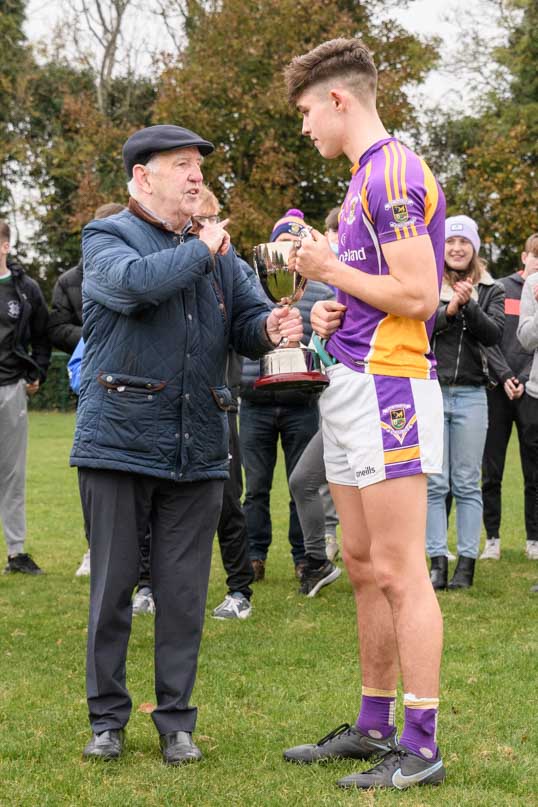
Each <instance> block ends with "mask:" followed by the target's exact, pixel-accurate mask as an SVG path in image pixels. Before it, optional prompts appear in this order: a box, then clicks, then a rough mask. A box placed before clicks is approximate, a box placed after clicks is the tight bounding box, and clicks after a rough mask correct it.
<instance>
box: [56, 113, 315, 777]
mask: <svg viewBox="0 0 538 807" xmlns="http://www.w3.org/2000/svg"><path fill="white" fill-rule="evenodd" d="M212 151H213V146H212V144H211V143H209V142H208V141H206V140H204V139H203V138H201V137H200V136H199V135H197V134H195V133H194V132H191V131H189V130H187V129H184V128H182V127H178V126H168V125H165V126H151V127H149V128H146V129H142V130H140V131H138V132H136V133H135V134H133V135H132V136H131V137H130V138H129V139H128V140H127V142H126V143H125V145H124V147H123V158H124V163H125V168H126V171H127V174H128V177H129V186H128V187H129V192H130V195H131V198H130V201H129V207H128V209H127V210H125V211H123V212H122V213H119V214H117V215H115V216H111V217H109V218H107V219H103V220H102V221H94V222H92V223H91V224H89V225H88V226H87V227H86V228H85V230H84V234H83V259H84V283H83V315H84V326H83V334H84V339H85V342H86V353H85V356H84V362H83V368H82V383H81V389H80V400H79V407H78V412H77V428H76V433H75V441H74V446H73V451H72V455H71V464H72V465H76V466H78V469H79V483H80V490H81V496H82V498H83V501H84V502H85V510H86V512H87V513H88V516H89V525H90V547H91V569H92V574H91V594H90V616H89V627H88V650H87V676H86V678H87V696H88V705H89V716H90V723H91V726H92V730H93V736H92V739H91V741H90V742H89V743H88V745H87V746H86V748H85V749H84V754H83V755H84V757H86V758H88V757H89V758H91V757H101V758H105V759H113V758H116V757H118V756H119V755H120V754H121V751H122V748H123V738H124V733H123V729H124V726H125V724H126V723H127V721H128V719H129V715H130V711H131V699H130V697H129V693H128V691H127V688H126V681H125V661H126V654H127V644H128V640H129V633H130V628H131V595H132V591H133V588H134V586H135V585H136V582H137V578H138V540H139V539H140V538H141V537H142V536H143V533H144V531H145V529H146V526H147V523H148V520H149V518H150V516H151V522H152V528H153V535H152V557H151V574H152V580H153V594H154V598H155V605H156V620H155V689H156V696H157V708H156V709H155V711H154V712H153V720H154V723H155V726H156V728H157V730H158V732H159V735H160V745H161V750H162V755H163V760H164V762H165V763H167V764H172V765H174V764H180V763H183V762H190V761H195V760H198V759H200V757H201V753H200V751H199V749H198V748H197V747H196V745H195V744H194V742H193V740H192V732H193V730H194V727H195V722H196V709H195V708H194V707H192V706H190V705H189V698H190V695H191V691H192V688H193V685H194V680H195V675H196V666H197V659H198V650H199V645H200V638H201V633H202V624H203V616H204V609H205V602H206V594H207V585H208V577H209V568H210V559H211V544H212V539H213V535H214V533H215V529H216V526H217V522H218V519H219V514H220V509H221V502H222V491H223V487H224V481H225V480H226V478H227V477H228V427H227V414H226V412H227V409H228V407H229V406H230V405H231V403H232V399H231V394H230V391H229V390H228V389H227V387H226V385H225V381H224V378H225V370H226V358H227V355H228V345H229V344H232V345H233V347H234V349H235V350H237V351H238V352H239V353H241V354H245V355H247V356H252V357H255V356H260V355H261V354H263V353H264V352H266V351H268V350H270V349H272V348H273V346H274V345H275V344H278V342H279V341H280V340H281V339H282V338H284V337H288V338H290V339H296V338H300V336H301V334H302V325H301V322H300V316H299V314H298V313H297V312H295V311H293V310H290V309H276V310H273V311H269V309H268V308H267V307H266V306H265V305H264V304H263V302H262V301H261V300H260V299H259V297H258V296H257V294H256V293H255V292H254V291H253V290H252V288H251V285H250V283H249V282H248V280H247V278H246V276H245V274H244V272H243V270H242V268H241V265H240V262H239V261H238V259H237V258H236V256H235V254H234V252H233V250H232V249H231V248H230V246H229V236H228V234H227V233H226V230H225V229H224V227H225V225H226V222H223V223H222V224H211V223H208V224H207V225H205V226H204V227H202V228H201V231H200V232H199V236H198V237H196V236H195V235H193V234H192V233H191V232H190V216H191V214H192V213H194V212H195V211H196V208H197V203H198V194H199V191H200V187H201V184H202V172H201V164H202V160H203V156H204V155H207V154H210V153H211V152H212Z"/></svg>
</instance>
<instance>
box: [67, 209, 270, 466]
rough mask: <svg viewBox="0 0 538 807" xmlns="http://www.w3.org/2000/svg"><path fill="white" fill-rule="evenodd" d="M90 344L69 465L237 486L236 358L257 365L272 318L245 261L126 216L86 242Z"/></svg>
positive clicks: (99, 225) (94, 226)
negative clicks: (231, 452) (232, 445)
mask: <svg viewBox="0 0 538 807" xmlns="http://www.w3.org/2000/svg"><path fill="white" fill-rule="evenodd" d="M82 243H83V259H84V282H83V287H82V298H83V320H84V325H83V336H84V340H85V343H86V349H85V354H84V360H83V365H82V374H81V376H82V380H81V387H80V398H79V405H78V409H77V425H76V431H75V441H74V445H73V450H72V453H71V465H77V466H79V467H85V468H106V469H112V470H119V471H129V472H132V473H141V474H148V475H150V476H158V477H163V478H167V479H173V480H177V481H193V480H200V479H225V478H227V476H228V425H227V415H226V410H227V407H228V406H229V404H230V403H231V395H230V392H229V390H228V388H227V387H226V386H225V371H226V359H227V355H228V346H229V345H230V344H231V345H232V346H233V347H234V349H235V350H236V351H237V352H238V353H241V354H243V355H247V356H251V357H252V358H255V357H259V356H260V355H262V354H263V353H264V352H266V351H267V350H269V349H271V348H272V345H271V344H270V342H269V341H268V339H267V336H266V334H265V327H264V323H265V319H266V317H267V315H268V312H269V307H268V306H267V305H265V303H264V302H263V301H262V300H261V299H260V297H259V296H258V294H257V293H256V291H254V290H253V289H252V287H251V284H250V283H249V281H248V279H247V277H246V275H245V273H244V271H243V269H242V268H241V264H240V262H239V260H238V259H237V257H236V256H235V254H234V253H233V252H232V251H230V252H229V254H228V255H226V256H224V257H219V258H218V259H217V260H216V262H215V268H214V270H213V260H212V258H211V255H210V253H209V250H208V249H207V247H206V246H205V244H203V243H202V242H201V241H199V240H198V239H197V238H196V237H194V236H189V235H187V236H183V235H181V236H180V235H175V234H174V233H168V232H166V231H164V230H161V229H159V228H157V227H154V226H153V225H152V224H149V223H148V222H146V221H143V220H142V219H139V218H137V217H136V216H134V215H133V214H132V213H130V212H129V211H128V210H124V211H122V212H121V213H119V214H117V215H115V216H111V217H109V218H107V219H102V220H100V221H93V222H91V223H90V224H89V225H88V226H87V227H86V228H85V229H84V233H83V242H82Z"/></svg>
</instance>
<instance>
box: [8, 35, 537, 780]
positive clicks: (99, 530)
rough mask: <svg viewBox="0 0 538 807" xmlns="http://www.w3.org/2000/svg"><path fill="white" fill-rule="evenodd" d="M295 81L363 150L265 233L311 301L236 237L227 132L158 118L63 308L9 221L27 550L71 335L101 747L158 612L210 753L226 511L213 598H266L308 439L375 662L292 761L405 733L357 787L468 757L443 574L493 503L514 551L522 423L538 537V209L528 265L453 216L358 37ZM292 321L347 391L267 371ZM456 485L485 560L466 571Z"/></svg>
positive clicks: (303, 531)
mask: <svg viewBox="0 0 538 807" xmlns="http://www.w3.org/2000/svg"><path fill="white" fill-rule="evenodd" d="M286 79H287V85H288V92H289V97H290V100H291V102H292V103H293V104H295V105H296V106H297V109H298V110H299V112H300V113H301V115H302V116H303V133H304V134H305V135H307V136H310V137H311V139H312V140H314V142H315V144H316V147H317V148H318V150H319V151H320V153H321V155H322V156H323V157H326V158H332V157H334V156H337V155H338V154H341V153H343V154H345V155H346V156H347V157H348V158H349V160H350V162H351V163H352V165H353V170H352V180H351V183H350V188H349V192H348V194H347V196H346V199H345V201H344V203H343V205H342V206H341V207H340V206H338V207H336V208H334V209H333V210H331V211H330V212H329V213H328V215H327V219H326V227H325V233H324V234H322V233H320V232H318V231H317V230H315V229H312V228H311V227H309V226H308V225H307V223H306V222H305V217H304V215H303V213H302V212H301V211H300V210H299V209H296V208H294V209H290V210H288V211H287V212H285V213H284V215H283V216H281V217H280V218H279V219H278V220H277V221H276V222H275V224H274V226H273V229H272V231H271V233H260V241H261V242H265V241H267V240H269V242H278V241H290V240H291V241H294V242H296V251H295V253H294V257H293V259H292V262H291V263H290V269H292V270H293V269H295V270H296V271H297V272H298V273H299V274H300V275H302V276H303V277H305V278H307V284H306V289H305V291H304V293H303V295H302V296H301V298H300V299H299V301H298V303H297V305H294V306H292V307H289V306H286V305H284V306H279V305H274V304H273V303H272V302H271V301H270V300H269V298H268V297H267V295H266V294H265V292H264V290H263V288H262V286H261V285H260V282H259V279H258V278H257V276H256V274H255V272H254V271H253V269H252V268H251V267H250V266H249V265H248V264H247V263H245V262H244V261H243V260H242V259H241V258H240V257H239V256H238V255H237V254H236V252H235V251H234V249H233V247H232V246H231V244H230V238H229V235H228V233H227V230H226V225H227V223H228V220H224V221H222V220H221V219H220V205H219V202H218V200H217V199H216V197H215V196H214V194H213V193H212V192H211V191H210V190H209V189H208V188H207V187H206V186H204V185H203V184H202V180H203V176H202V171H201V166H202V162H203V159H204V157H206V156H208V155H210V154H211V152H212V151H213V145H212V144H211V143H210V142H209V141H207V140H205V138H203V137H201V136H199V135H198V134H196V133H195V132H192V131H190V130H188V129H185V128H182V127H179V126H174V125H158V126H151V127H148V128H146V129H142V130H140V131H138V132H135V133H134V134H133V135H132V136H131V137H129V139H128V140H127V141H126V143H125V144H124V148H123V160H124V166H125V170H126V174H127V180H128V190H129V202H128V205H127V206H123V205H120V204H116V203H111V204H107V205H103V206H102V207H100V208H99V209H98V210H96V211H95V216H94V218H93V220H92V221H91V222H90V223H89V224H88V225H87V226H86V227H85V228H84V231H83V236H82V254H81V259H80V261H79V263H78V265H77V266H75V267H73V268H72V269H69V270H68V271H66V272H65V273H63V274H62V275H61V276H60V278H59V279H58V281H57V283H56V285H55V288H54V291H53V297H52V308H51V311H50V313H49V312H48V311H47V306H46V303H45V300H44V298H43V294H42V292H41V291H40V289H39V286H38V284H37V283H36V281H34V280H32V279H30V278H29V277H28V275H27V274H26V273H25V272H24V271H23V269H22V268H21V267H20V265H19V264H18V263H17V261H16V260H12V259H11V258H10V257H9V252H10V246H11V244H10V242H11V238H10V230H9V226H8V224H7V222H5V221H0V445H1V446H2V448H1V449H0V468H1V476H2V485H1V488H0V518H1V521H2V526H3V529H4V535H5V540H6V544H7V554H8V557H7V564H6V566H5V569H4V571H5V573H15V572H19V573H27V574H41V573H42V569H41V568H40V567H39V566H38V564H37V563H36V561H35V560H34V559H33V558H32V557H31V556H30V555H29V554H28V553H27V552H25V539H26V526H25V468H26V444H27V410H26V401H27V396H28V395H34V394H38V392H39V387H40V385H41V384H43V382H44V381H45V379H46V373H47V368H48V364H49V361H50V355H51V349H52V348H55V349H57V350H61V351H64V352H65V353H67V354H68V355H69V356H72V363H70V364H71V373H72V386H73V388H74V389H75V390H76V391H77V394H78V396H79V398H78V407H77V422H76V431H75V436H74V445H73V450H72V453H71V464H72V465H74V466H76V467H77V468H78V480H79V488H80V497H81V504H82V512H83V521H84V529H85V535H86V539H87V542H88V547H87V548H85V551H84V557H83V559H82V562H81V565H80V567H79V568H78V569H77V571H76V575H77V576H85V575H89V576H90V617H89V629H88V650H87V654H88V655H87V658H88V664H87V693H88V706H89V714H90V723H91V727H92V738H91V740H90V742H89V743H88V745H87V746H86V748H85V749H84V756H85V757H88V758H89V757H103V758H107V759H111V758H116V757H117V756H119V755H120V754H121V752H122V748H123V731H124V727H125V725H126V723H127V721H128V719H129V715H130V710H131V700H130V697H129V693H128V690H127V687H126V680H125V657H126V652H127V644H128V640H129V633H130V626H131V618H132V614H133V613H135V614H142V613H151V614H153V613H154V614H155V670H156V694H157V707H156V709H155V711H154V712H153V715H152V717H153V720H154V723H155V725H156V728H157V730H158V733H159V735H160V744H161V749H162V755H163V760H164V762H165V763H167V764H181V763H183V762H187V761H195V760H197V759H199V758H200V756H201V754H200V751H199V749H198V748H197V746H196V744H195V743H194V740H193V738H192V733H193V731H194V727H195V722H196V709H195V708H194V707H192V706H190V705H189V699H190V694H191V692H192V688H193V685H194V680H195V675H196V665H197V658H198V649H199V644H200V639H201V634H202V625H203V618H204V611H205V604H206V596H207V586H208V579H209V567H210V559H211V547H212V541H213V536H214V534H215V533H216V534H217V536H218V541H219V547H220V551H221V556H222V562H223V565H224V568H225V570H226V574H227V587H228V590H227V593H226V595H225V597H224V600H223V601H222V602H221V603H220V604H219V605H217V606H216V607H215V608H214V610H213V616H214V617H215V618H218V619H224V620H243V619H246V618H248V617H250V615H251V614H252V604H251V599H252V594H253V584H254V583H256V584H259V583H262V581H267V580H270V577H271V570H270V561H269V550H270V546H271V543H272V539H273V534H272V524H271V510H270V497H271V488H272V482H273V474H274V470H275V465H276V460H277V449H278V444H279V442H280V444H281V446H282V450H283V454H284V462H285V471H286V478H287V481H288V486H289V527H288V540H289V544H290V553H291V560H292V569H293V574H294V575H295V577H296V578H297V581H298V582H297V584H296V585H298V591H299V593H300V595H303V596H307V597H314V596H316V595H318V593H319V592H320V591H321V590H322V589H323V588H325V587H327V586H329V585H330V584H332V583H334V582H335V581H336V580H338V578H339V576H340V575H341V569H340V567H339V566H338V565H337V563H336V560H337V559H338V556H339V553H340V551H341V550H340V547H339V545H338V541H337V538H336V529H337V525H338V523H340V526H341V530H342V536H343V539H342V540H343V546H342V554H343V559H344V562H345V565H346V567H347V570H348V574H349V577H350V580H351V583H352V586H353V590H354V594H355V598H356V601H357V606H358V608H357V612H358V623H359V636H360V645H361V671H362V681H363V689H362V701H361V708H360V713H359V716H358V718H357V721H356V723H355V724H354V725H349V724H344V726H343V727H342V726H341V727H339V729H338V730H335V731H334V732H331V733H330V734H328V735H327V736H326V737H324V738H323V740H321V741H319V742H318V743H315V744H309V745H301V746H296V747H294V748H290V749H288V750H287V751H286V752H285V754H284V756H285V759H286V760H288V761H290V762H302V763H308V762H315V761H317V760H319V759H332V758H341V757H347V756H350V757H353V758H355V759H363V760H366V759H370V758H372V757H373V756H374V754H377V753H380V752H381V753H383V754H384V755H385V757H384V759H385V761H384V763H383V764H382V765H381V767H380V766H379V765H378V766H375V767H374V768H372V769H371V770H370V771H367V772H361V773H359V774H353V775H352V776H349V777H346V778H345V779H343V780H340V782H339V785H340V786H341V787H360V788H367V787H373V786H395V787H400V786H401V787H404V786H408V785H409V784H413V783H417V782H419V781H420V782H422V783H430V784H437V783H439V782H441V781H442V780H443V779H444V776H445V772H444V767H443V763H442V760H441V756H440V752H439V749H438V746H437V742H436V723H437V707H438V675H439V665H440V655H441V615H440V611H439V606H438V603H437V600H436V597H435V593H434V592H435V591H437V590H443V589H449V590H454V589H462V588H468V587H469V586H471V585H472V584H473V580H474V573H475V562H476V560H477V558H478V557H479V552H480V534H481V529H482V524H484V527H485V531H486V542H485V547H484V550H483V552H482V555H481V556H480V557H481V558H482V559H484V560H494V559H499V557H500V552H501V535H500V523H501V485H502V479H503V471H504V465H505V458H506V451H507V446H508V441H509V438H510V434H511V430H512V425H513V423H515V424H516V428H517V431H518V436H519V447H520V455H521V464H522V469H523V475H524V482H525V490H524V513H525V516H524V524H525V532H526V539H527V540H526V550H525V551H526V556H527V558H529V559H530V560H538V429H537V428H536V427H537V421H538V402H536V399H537V398H538V234H533V235H530V236H529V238H528V239H527V241H526V243H525V245H524V249H523V252H522V255H521V266H518V267H514V270H515V271H514V274H512V275H510V276H509V277H506V278H501V279H499V280H496V279H494V278H493V277H492V275H491V274H490V273H489V272H488V270H487V267H486V264H485V262H484V260H483V259H482V258H481V257H480V254H479V253H480V246H481V241H480V235H479V233H478V229H477V226H476V223H475V222H474V221H473V219H472V218H470V217H469V216H468V215H465V214H460V215H455V216H451V217H448V218H446V215H445V204H444V197H443V193H442V190H441V188H440V187H439V185H438V183H437V182H436V180H435V178H434V177H433V175H432V174H431V172H430V170H429V168H428V167H427V165H426V164H425V163H424V161H423V160H422V159H421V158H419V157H418V156H417V155H415V154H413V152H411V151H410V150H409V149H407V148H406V147H405V146H403V145H402V144H401V143H400V141H398V140H397V139H396V138H393V137H391V136H390V135H389V134H388V133H387V132H386V130H385V129H384V127H383V124H382V122H381V120H380V118H379V116H378V114H377V109H376V105H375V81H376V71H375V67H374V65H373V62H372V61H371V57H370V55H369V54H368V52H367V50H366V49H365V48H364V47H363V46H362V45H361V44H360V43H359V41H358V40H334V41H332V42H330V43H324V44H323V45H321V46H319V48H317V49H315V50H314V51H312V52H311V53H310V54H305V55H304V56H301V57H297V59H295V60H294V61H293V62H292V63H291V65H290V66H289V67H288V70H287V73H286ZM359 158H360V159H359ZM391 183H392V185H391ZM359 210H360V211H361V212H360V215H359ZM357 270H361V271H357ZM288 340H289V341H291V342H293V341H296V340H302V342H303V344H304V345H305V346H306V345H309V346H310V347H311V348H313V349H315V350H316V351H317V352H318V355H319V357H320V359H321V361H322V363H323V364H324V366H325V372H326V374H327V376H328V378H329V381H330V383H329V386H328V387H327V388H326V390H325V391H324V392H323V393H322V394H320V393H319V391H316V392H312V391H304V390H303V389H294V388H291V389H289V390H280V389H279V390H276V391H275V390H271V389H269V388H267V387H266V386H260V385H256V380H257V378H258V376H259V372H260V369H259V359H260V357H261V356H262V355H263V354H264V353H266V352H267V351H270V350H273V349H274V348H275V347H277V346H278V345H279V344H281V343H285V342H286V341H288ZM437 379H438V382H439V383H437ZM243 471H244V478H245V492H244V499H243ZM410 500H412V501H413V502H414V503H415V507H414V508H411V509H410V508H408V507H406V506H404V505H405V504H406V503H407V502H408V501H410ZM452 505H454V506H455V519H456V533H457V563H456V566H455V569H454V572H453V575H452V578H451V580H450V581H449V580H448V562H449V559H450V557H451V554H450V552H449V549H448V544H447V530H448V523H449V519H450V517H451V511H452ZM404 511H405V512H406V513H407V514H408V517H407V516H406V519H405V520H403V521H402V518H401V512H404ZM398 514H400V515H398ZM424 539H425V547H426V553H427V555H428V556H429V558H430V563H431V566H430V570H429V577H428V571H427V569H426V566H425V564H426V560H425V553H424ZM534 590H536V587H534ZM133 595H134V596H133ZM400 673H401V674H402V676H403V678H404V688H405V725H404V730H403V734H402V735H401V737H400V740H399V741H398V739H397V735H396V727H395V723H394V704H395V699H396V689H397V682H398V677H399V675H400ZM383 766H384V767H383ZM387 777H389V778H388V779H387Z"/></svg>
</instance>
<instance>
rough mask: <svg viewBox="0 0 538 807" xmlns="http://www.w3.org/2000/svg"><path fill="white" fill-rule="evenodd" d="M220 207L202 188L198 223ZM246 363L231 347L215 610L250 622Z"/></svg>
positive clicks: (211, 219)
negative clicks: (242, 428) (221, 572)
mask: <svg viewBox="0 0 538 807" xmlns="http://www.w3.org/2000/svg"><path fill="white" fill-rule="evenodd" d="M219 214H220V204H219V201H218V199H217V197H216V196H215V194H214V193H212V192H211V191H210V190H209V188H208V187H207V186H202V189H201V191H200V199H199V202H198V210H197V213H196V216H195V217H194V218H195V222H196V223H197V224H201V225H202V226H204V225H206V224H214V223H217V222H218V221H219ZM241 265H242V266H243V269H244V270H245V272H246V273H247V274H248V276H249V278H250V280H251V284H252V285H254V286H255V285H256V278H255V275H254V272H253V271H252V269H251V268H250V266H248V264H245V263H242V264H241ZM242 366H243V361H242V359H241V357H240V356H238V354H237V353H236V352H235V350H233V348H232V347H231V346H230V348H229V350H228V364H227V369H226V383H227V385H228V387H229V389H230V391H231V393H232V400H231V404H230V407H229V409H228V426H229V429H230V446H229V453H230V478H229V479H227V480H226V482H225V483H224V493H223V498H222V511H221V514H220V518H219V523H218V526H217V537H218V540H219V548H220V554H221V557H222V563H223V566H224V568H225V570H226V575H227V577H226V585H227V586H228V593H227V594H226V596H225V598H224V600H223V601H222V602H221V603H220V605H218V606H217V607H216V608H214V609H213V616H214V617H215V619H247V618H248V617H249V616H250V614H251V613H252V606H251V604H250V600H251V597H252V588H251V587H250V586H251V584H252V582H253V580H254V570H253V568H252V564H251V562H250V557H249V546H248V534H247V525H246V520H245V514H244V512H243V508H242V506H241V498H242V495H243V471H242V468H241V452H240V446H239V433H238V430H237V412H238V409H239V402H238V401H239V387H240V384H241V370H242Z"/></svg>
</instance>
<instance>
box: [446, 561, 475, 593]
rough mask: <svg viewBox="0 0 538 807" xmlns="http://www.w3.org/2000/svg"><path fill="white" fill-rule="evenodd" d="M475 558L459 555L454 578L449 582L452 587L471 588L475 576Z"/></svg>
mask: <svg viewBox="0 0 538 807" xmlns="http://www.w3.org/2000/svg"><path fill="white" fill-rule="evenodd" d="M474 564H475V559H474V558H466V557H463V556H462V557H459V558H458V563H457V565H456V569H455V571H454V574H453V576H452V580H451V581H450V583H449V584H448V587H449V588H450V589H454V588H470V587H471V586H472V585H473V578H474Z"/></svg>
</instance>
